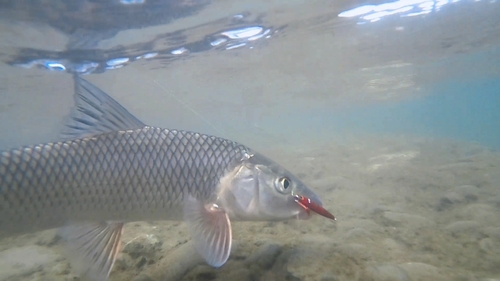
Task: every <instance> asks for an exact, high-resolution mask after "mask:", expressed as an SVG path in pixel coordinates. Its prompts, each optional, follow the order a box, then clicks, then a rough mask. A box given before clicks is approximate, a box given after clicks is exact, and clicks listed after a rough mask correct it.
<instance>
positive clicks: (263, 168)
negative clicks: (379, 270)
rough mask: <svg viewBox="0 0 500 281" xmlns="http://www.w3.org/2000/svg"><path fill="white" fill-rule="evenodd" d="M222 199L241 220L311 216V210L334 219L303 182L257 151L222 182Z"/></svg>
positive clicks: (231, 213) (232, 214) (304, 217)
mask: <svg viewBox="0 0 500 281" xmlns="http://www.w3.org/2000/svg"><path fill="white" fill-rule="evenodd" d="M219 199H221V201H222V204H223V205H224V206H225V208H226V209H227V210H228V213H229V214H230V216H233V217H236V218H238V219H240V220H286V219H290V218H298V219H308V218H309V217H310V215H311V213H310V210H313V211H314V212H316V213H319V214H321V215H323V216H326V217H329V218H332V219H334V218H333V215H331V214H330V213H328V212H327V211H326V210H324V209H323V207H321V206H322V202H321V200H320V199H319V197H318V196H317V195H316V194H315V193H314V192H313V191H312V190H310V189H309V188H308V187H307V186H306V185H305V184H304V183H303V182H302V181H300V180H299V179H298V178H297V177H296V176H294V175H293V174H292V173H291V172H289V171H287V170H286V169H285V168H283V167H282V166H281V165H279V164H277V163H276V162H274V161H272V160H270V159H268V158H267V157H265V156H263V155H261V154H258V153H252V154H251V155H250V156H249V157H247V159H244V160H242V161H241V162H240V163H239V165H238V166H237V167H236V168H235V169H234V170H233V171H232V172H231V173H229V174H228V175H227V176H226V177H225V179H223V180H222V181H221V191H220V193H219ZM322 212H326V213H328V214H329V215H330V216H327V215H325V214H324V213H322Z"/></svg>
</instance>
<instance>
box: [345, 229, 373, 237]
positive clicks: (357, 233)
mask: <svg viewBox="0 0 500 281" xmlns="http://www.w3.org/2000/svg"><path fill="white" fill-rule="evenodd" d="M345 237H346V239H347V240H358V239H359V240H363V239H371V238H370V233H369V232H368V231H366V230H364V229H362V228H360V227H356V228H353V229H351V230H349V231H347V233H346V234H345Z"/></svg>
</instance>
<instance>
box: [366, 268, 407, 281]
mask: <svg viewBox="0 0 500 281" xmlns="http://www.w3.org/2000/svg"><path fill="white" fill-rule="evenodd" d="M364 275H365V278H362V279H366V280H373V281H411V279H410V277H409V276H408V274H407V273H406V271H405V270H404V269H402V268H400V267H398V266H395V265H379V266H370V267H368V268H367V269H366V270H365V272H364Z"/></svg>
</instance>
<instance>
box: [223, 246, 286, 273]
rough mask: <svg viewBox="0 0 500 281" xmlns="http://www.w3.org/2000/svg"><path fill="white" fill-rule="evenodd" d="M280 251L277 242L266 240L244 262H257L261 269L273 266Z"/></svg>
mask: <svg viewBox="0 0 500 281" xmlns="http://www.w3.org/2000/svg"><path fill="white" fill-rule="evenodd" d="M280 253H281V246H280V245H279V244H277V243H273V242H267V243H265V244H263V245H261V246H260V247H259V248H258V249H257V250H256V251H255V252H254V253H253V254H251V255H250V256H248V257H247V258H246V260H245V263H247V264H257V265H258V266H259V267H260V268H262V269H269V268H271V267H272V266H273V264H274V262H275V261H276V258H277V257H278V255H279V254H280ZM233 280H236V279H233Z"/></svg>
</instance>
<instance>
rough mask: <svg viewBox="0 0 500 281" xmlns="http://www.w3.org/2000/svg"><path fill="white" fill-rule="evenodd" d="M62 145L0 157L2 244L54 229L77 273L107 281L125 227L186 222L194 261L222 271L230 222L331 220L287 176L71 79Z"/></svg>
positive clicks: (240, 150) (240, 148) (242, 151)
mask: <svg viewBox="0 0 500 281" xmlns="http://www.w3.org/2000/svg"><path fill="white" fill-rule="evenodd" d="M74 79H75V94H74V97H75V103H76V107H75V108H74V109H73V111H72V113H71V115H70V118H69V121H68V123H67V126H66V129H65V131H63V133H62V139H61V140H60V141H58V142H52V143H45V144H38V145H33V146H24V147H21V148H18V149H12V150H9V151H4V152H0V236H12V235H15V234H22V233H27V232H31V231H38V230H44V229H50V228H56V227H60V228H61V230H60V232H59V234H60V235H61V237H62V238H63V239H64V241H65V242H66V246H67V249H68V250H70V251H68V252H69V253H71V254H70V255H69V257H68V258H69V259H70V262H71V265H72V267H73V268H74V269H76V270H77V272H78V273H79V274H81V275H83V276H86V277H87V278H89V279H91V280H107V279H108V276H109V273H110V272H111V269H112V267H113V264H114V261H115V259H116V256H117V253H118V252H119V250H120V243H121V234H122V229H123V225H124V223H126V222H130V221H140V220H184V221H185V222H186V223H187V225H188V227H189V230H190V233H191V235H192V238H193V240H194V244H195V247H196V249H197V250H198V252H199V253H200V254H201V256H202V257H203V258H204V259H205V260H206V262H207V263H208V264H210V265H211V266H214V267H219V266H222V265H223V264H224V263H225V262H226V261H227V259H228V257H229V254H230V251H231V241H232V234H231V223H230V220H286V219H290V218H307V217H308V216H309V211H310V210H312V211H314V212H316V213H319V214H320V215H322V216H325V217H328V218H331V219H335V218H334V217H333V215H331V214H330V213H329V212H328V211H326V210H325V209H323V207H321V206H322V204H321V201H320V200H319V198H318V196H317V195H316V194H315V193H314V192H312V191H311V190H310V189H308V188H307V187H306V186H305V185H304V184H303V183H302V182H301V181H300V180H299V179H297V178H296V177H295V176H294V175H292V174H291V173H290V172H288V171H287V170H285V169H284V168H283V167H281V166H280V165H278V164H277V163H275V162H274V161H272V160H270V159H268V158H266V157H264V156H263V155H261V154H259V153H257V152H255V151H253V150H251V149H250V148H248V147H246V146H244V145H242V144H239V143H236V142H233V141H230V140H227V139H223V138H219V137H215V136H209V135H205V134H199V133H194V132H188V131H182V130H169V129H162V128H156V127H151V126H147V125H145V124H144V123H142V122H141V121H139V120H138V119H137V118H135V117H134V116H132V115H131V114H130V113H129V112H128V111H127V110H126V109H125V108H123V107H122V106H121V105H120V104H118V103H117V102H116V101H115V100H113V99H112V98H111V97H110V96H108V95H107V94H106V93H104V92H103V91H101V90H100V89H98V88H97V87H96V86H94V85H93V84H91V83H90V82H88V81H86V80H84V79H82V78H80V77H78V76H75V77H74Z"/></svg>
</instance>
